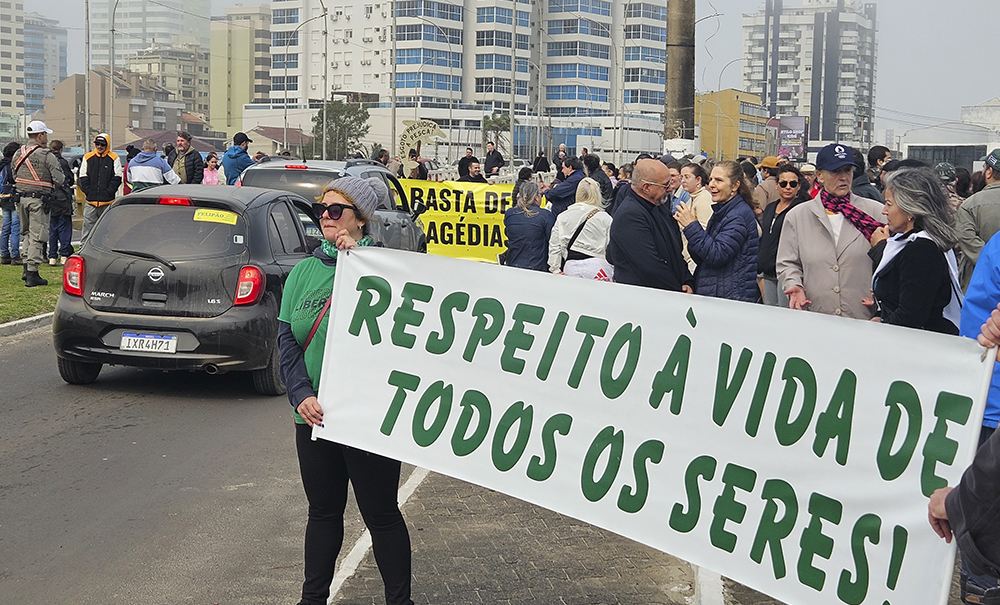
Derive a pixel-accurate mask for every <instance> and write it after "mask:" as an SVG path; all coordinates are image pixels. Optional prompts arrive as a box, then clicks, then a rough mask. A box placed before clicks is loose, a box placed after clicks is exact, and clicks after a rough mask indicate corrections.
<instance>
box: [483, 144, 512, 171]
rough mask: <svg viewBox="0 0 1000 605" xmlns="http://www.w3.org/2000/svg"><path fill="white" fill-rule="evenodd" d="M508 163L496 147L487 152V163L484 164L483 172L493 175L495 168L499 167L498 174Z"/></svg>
mask: <svg viewBox="0 0 1000 605" xmlns="http://www.w3.org/2000/svg"><path fill="white" fill-rule="evenodd" d="M506 165H507V162H505V161H504V160H503V156H502V155H500V152H499V151H497V150H496V149H494V150H493V151H490V152H488V153H487V154H486V163H485V164H483V173H484V174H485V175H486V176H492V175H493V169H494V168H496V169H497V174H500V169H501V168H503V167H504V166H506Z"/></svg>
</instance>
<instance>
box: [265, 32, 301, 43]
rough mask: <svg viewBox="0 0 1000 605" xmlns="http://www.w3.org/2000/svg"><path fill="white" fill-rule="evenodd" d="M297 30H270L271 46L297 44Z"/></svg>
mask: <svg viewBox="0 0 1000 605" xmlns="http://www.w3.org/2000/svg"><path fill="white" fill-rule="evenodd" d="M298 45H299V32H271V46H298Z"/></svg>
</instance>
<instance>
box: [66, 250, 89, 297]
mask: <svg viewBox="0 0 1000 605" xmlns="http://www.w3.org/2000/svg"><path fill="white" fill-rule="evenodd" d="M83 273H84V271H83V258H82V257H79V256H71V257H69V258H67V259H66V265H65V266H64V267H63V292H65V293H66V294H72V295H73V296H83Z"/></svg>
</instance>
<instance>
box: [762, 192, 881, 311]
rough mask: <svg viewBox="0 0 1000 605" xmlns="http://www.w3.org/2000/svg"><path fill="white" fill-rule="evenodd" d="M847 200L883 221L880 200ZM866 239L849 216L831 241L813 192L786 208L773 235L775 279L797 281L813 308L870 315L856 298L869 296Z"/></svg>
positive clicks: (823, 211)
mask: <svg viewBox="0 0 1000 605" xmlns="http://www.w3.org/2000/svg"><path fill="white" fill-rule="evenodd" d="M851 203H852V204H854V206H855V207H856V208H858V209H859V210H861V211H863V212H866V213H868V214H869V215H870V216H871V217H872V218H874V219H876V220H878V221H879V222H882V223H885V217H884V216H883V215H882V204H880V203H878V202H876V201H875V200H870V199H868V198H864V197H858V196H856V195H854V194H853V193H852V194H851ZM869 250H871V244H870V243H869V242H868V240H867V239H865V236H864V235H862V234H861V232H860V231H858V230H857V229H855V228H854V225H852V224H851V223H850V221H848V220H846V219H845V220H844V224H843V226H842V227H841V229H840V238H839V240H837V242H836V244H835V243H834V239H833V228H832V227H831V225H830V218H829V217H828V216H827V214H826V209H824V208H823V202H821V201H820V197H819V196H818V195H817V196H816V197H815V198H814V199H812V200H810V201H808V202H804V203H802V204H799V205H798V206H796V207H794V208H792V209H791V210H789V211H788V216H786V217H785V222H784V225H783V226H782V228H781V239H780V240H779V241H778V257H777V266H776V268H777V272H778V283H779V284H781V287H782V289H783V290H788V289H789V288H791V287H793V286H801V287H802V288H803V289H804V290H805V291H806V299H808V300H810V301H811V302H812V304H810V305H809V306H808V307H807V308H808V309H809V310H810V311H815V312H817V313H827V314H830V315H844V316H847V317H853V318H856V319H866V320H867V319H871V317H872V308H871V307H866V306H864V305H863V304H861V299H862V298H864V297H866V296H871V291H872V260H871V258H869V256H868V251H869Z"/></svg>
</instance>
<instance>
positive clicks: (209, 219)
mask: <svg viewBox="0 0 1000 605" xmlns="http://www.w3.org/2000/svg"><path fill="white" fill-rule="evenodd" d="M194 220H196V221H204V222H206V223H222V224H224V225H235V224H236V213H235V212H229V211H228V210H211V209H209V208H198V209H197V210H195V211H194Z"/></svg>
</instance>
